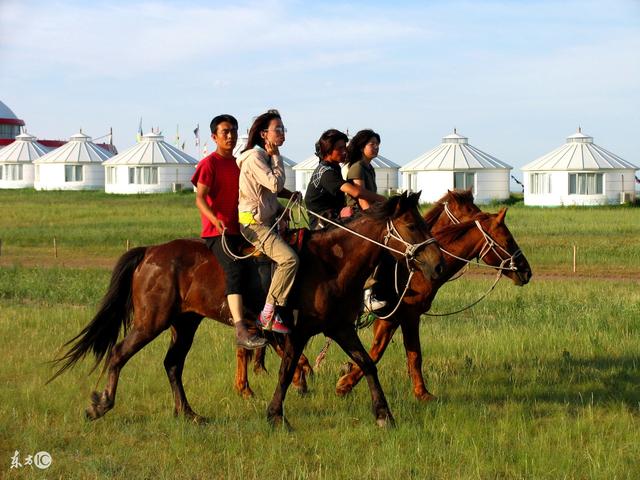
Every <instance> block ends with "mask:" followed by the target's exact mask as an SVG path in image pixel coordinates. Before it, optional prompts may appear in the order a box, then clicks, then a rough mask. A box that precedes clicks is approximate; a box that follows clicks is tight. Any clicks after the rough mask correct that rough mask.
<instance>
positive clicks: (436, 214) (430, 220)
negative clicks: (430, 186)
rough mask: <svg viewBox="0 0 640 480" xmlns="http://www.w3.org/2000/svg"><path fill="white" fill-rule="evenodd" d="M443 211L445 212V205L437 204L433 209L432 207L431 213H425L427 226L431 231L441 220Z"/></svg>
mask: <svg viewBox="0 0 640 480" xmlns="http://www.w3.org/2000/svg"><path fill="white" fill-rule="evenodd" d="M443 210H444V203H440V202H436V203H435V204H434V205H433V207H431V208H430V209H429V211H428V212H427V213H425V215H424V221H425V222H427V226H428V227H429V230H431V228H433V226H434V225H435V223H436V222H437V221H438V218H440V215H441V214H442V211H443Z"/></svg>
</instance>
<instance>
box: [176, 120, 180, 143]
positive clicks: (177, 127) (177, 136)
mask: <svg viewBox="0 0 640 480" xmlns="http://www.w3.org/2000/svg"><path fill="white" fill-rule="evenodd" d="M175 145H176V147H179V146H180V125H176V143H175Z"/></svg>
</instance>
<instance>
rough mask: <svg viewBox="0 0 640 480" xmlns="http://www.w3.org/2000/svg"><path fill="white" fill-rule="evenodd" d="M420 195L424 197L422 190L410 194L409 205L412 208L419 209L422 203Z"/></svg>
mask: <svg viewBox="0 0 640 480" xmlns="http://www.w3.org/2000/svg"><path fill="white" fill-rule="evenodd" d="M420 195H422V190H420V191H419V192H415V193H411V194H409V197H408V199H409V202H408V203H409V205H411V206H412V207H417V206H418V204H419V203H420Z"/></svg>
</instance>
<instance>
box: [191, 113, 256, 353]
mask: <svg viewBox="0 0 640 480" xmlns="http://www.w3.org/2000/svg"><path fill="white" fill-rule="evenodd" d="M211 138H212V139H213V141H214V142H216V151H215V152H213V153H212V154H210V155H208V156H206V157H205V158H203V159H202V160H200V162H199V163H198V167H197V168H196V172H195V173H194V174H193V177H192V178H191V183H193V184H194V185H195V186H196V188H197V191H196V206H197V207H198V210H199V211H200V217H201V219H202V234H201V236H202V238H203V239H204V240H205V242H206V244H207V247H208V248H209V250H211V251H212V252H213V254H214V255H215V256H216V258H217V260H218V263H220V266H221V267H222V269H223V270H224V274H225V279H226V286H225V294H226V295H227V302H228V303H229V310H231V316H232V317H233V323H234V325H235V328H236V343H237V344H238V346H241V347H244V348H248V349H254V348H259V347H262V346H264V345H266V343H267V341H266V339H265V338H264V337H261V336H258V335H257V334H256V333H251V332H249V330H248V328H247V323H246V322H245V320H244V315H243V304H242V295H241V292H242V290H241V287H242V281H243V278H242V276H243V265H242V261H239V260H235V259H233V258H231V257H230V256H229V255H227V254H226V253H225V252H224V250H223V248H222V233H223V231H224V240H225V241H226V243H227V245H228V246H229V247H230V248H231V250H232V251H234V252H238V251H239V247H240V245H241V244H242V243H243V239H242V237H241V236H240V225H239V224H238V179H239V177H240V169H239V168H238V165H237V164H236V159H235V157H234V156H233V149H234V147H235V146H236V143H237V141H238V121H237V120H236V119H235V118H234V117H233V116H231V115H226V114H225V115H218V116H217V117H215V118H214V119H213V120H212V121H211Z"/></svg>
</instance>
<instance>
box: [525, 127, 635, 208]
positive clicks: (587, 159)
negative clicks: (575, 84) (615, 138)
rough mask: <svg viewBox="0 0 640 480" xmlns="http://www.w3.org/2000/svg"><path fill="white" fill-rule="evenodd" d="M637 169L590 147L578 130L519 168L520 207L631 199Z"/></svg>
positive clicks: (633, 193) (590, 143) (601, 203)
mask: <svg viewBox="0 0 640 480" xmlns="http://www.w3.org/2000/svg"><path fill="white" fill-rule="evenodd" d="M636 170H638V167H636V166H635V165H633V164H631V163H629V162H627V161H626V160H623V159H622V158H620V157H619V156H617V155H615V154H614V153H611V152H609V151H608V150H605V149H604V148H602V147H599V146H598V145H596V144H595V143H593V137H591V136H589V135H586V134H584V133H582V129H581V128H578V131H577V132H576V133H574V134H573V135H570V136H568V137H567V143H565V144H564V145H562V146H561V147H558V148H556V149H555V150H553V151H551V152H549V153H547V154H546V155H543V156H542V157H540V158H538V159H537V160H534V161H533V162H531V163H528V164H527V165H525V166H524V167H522V171H523V172H524V204H525V205H539V206H558V205H605V204H613V203H624V202H630V201H633V200H634V199H635V171H636Z"/></svg>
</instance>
